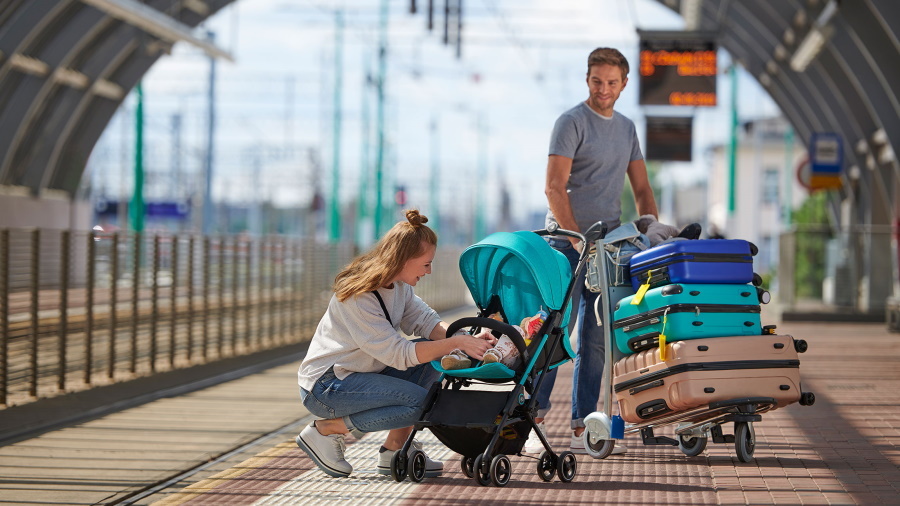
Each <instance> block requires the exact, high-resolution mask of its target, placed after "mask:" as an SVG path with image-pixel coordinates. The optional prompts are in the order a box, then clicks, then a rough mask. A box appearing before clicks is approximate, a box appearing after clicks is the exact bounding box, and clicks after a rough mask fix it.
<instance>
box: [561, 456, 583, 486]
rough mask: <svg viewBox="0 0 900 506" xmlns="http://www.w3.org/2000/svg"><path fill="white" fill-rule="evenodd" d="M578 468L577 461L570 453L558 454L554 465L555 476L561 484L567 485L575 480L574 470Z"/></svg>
mask: <svg viewBox="0 0 900 506" xmlns="http://www.w3.org/2000/svg"><path fill="white" fill-rule="evenodd" d="M577 468H578V460H576V459H575V454H574V453H572V452H562V453H560V454H559V461H558V462H557V463H556V474H557V476H559V480H560V481H562V482H563V483H569V482H570V481H572V479H573V478H575V470H576V469H577Z"/></svg>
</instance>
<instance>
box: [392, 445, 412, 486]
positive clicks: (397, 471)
mask: <svg viewBox="0 0 900 506" xmlns="http://www.w3.org/2000/svg"><path fill="white" fill-rule="evenodd" d="M402 453H403V452H394V456H393V457H391V477H393V478H394V481H403V480H405V479H406V472H407V464H408V463H409V461H408V460H407V458H406V455H401V454H402Z"/></svg>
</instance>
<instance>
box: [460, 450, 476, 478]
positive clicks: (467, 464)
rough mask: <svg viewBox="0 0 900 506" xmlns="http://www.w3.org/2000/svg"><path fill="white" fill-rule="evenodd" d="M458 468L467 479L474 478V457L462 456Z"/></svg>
mask: <svg viewBox="0 0 900 506" xmlns="http://www.w3.org/2000/svg"><path fill="white" fill-rule="evenodd" d="M459 467H461V468H462V472H463V474H464V475H466V477H467V478H474V477H475V458H474V457H466V456H465V455H463V458H462V459H460V461H459Z"/></svg>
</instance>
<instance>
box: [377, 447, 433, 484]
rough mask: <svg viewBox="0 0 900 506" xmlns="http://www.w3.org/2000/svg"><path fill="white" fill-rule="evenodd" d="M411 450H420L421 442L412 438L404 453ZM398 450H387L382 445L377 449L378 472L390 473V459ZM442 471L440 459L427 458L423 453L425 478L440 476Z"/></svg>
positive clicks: (410, 452)
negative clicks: (407, 449)
mask: <svg viewBox="0 0 900 506" xmlns="http://www.w3.org/2000/svg"><path fill="white" fill-rule="evenodd" d="M413 450H419V451H422V443H420V442H418V441H416V440H413V442H412V445H410V447H409V451H408V452H406V454H407V455H410V454H412V452H413ZM399 451H400V450H388V449H387V448H385V447H383V446H382V447H381V448H380V449H379V450H378V474H387V475H390V474H391V459H392V458H394V454H395V453H397V452H399ZM443 471H444V463H443V462H441V461H440V460H431V459H430V458H428V455H425V477H426V478H435V477H437V476H440V475H441V473H442V472H443Z"/></svg>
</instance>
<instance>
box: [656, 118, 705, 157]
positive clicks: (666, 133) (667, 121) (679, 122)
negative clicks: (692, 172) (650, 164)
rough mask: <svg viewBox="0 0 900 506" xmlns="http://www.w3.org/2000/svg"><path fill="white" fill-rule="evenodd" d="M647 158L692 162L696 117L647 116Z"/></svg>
mask: <svg viewBox="0 0 900 506" xmlns="http://www.w3.org/2000/svg"><path fill="white" fill-rule="evenodd" d="M646 119H647V137H646V139H647V142H646V146H644V158H646V159H647V160H659V161H671V162H690V161H691V146H692V140H693V130H694V118H691V117H687V118H679V117H670V116H647V118H646Z"/></svg>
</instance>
